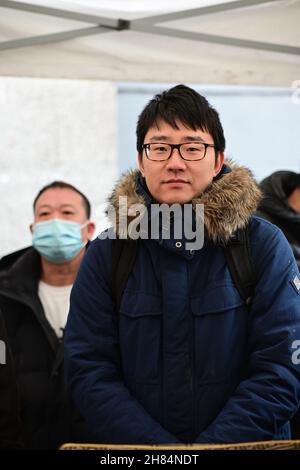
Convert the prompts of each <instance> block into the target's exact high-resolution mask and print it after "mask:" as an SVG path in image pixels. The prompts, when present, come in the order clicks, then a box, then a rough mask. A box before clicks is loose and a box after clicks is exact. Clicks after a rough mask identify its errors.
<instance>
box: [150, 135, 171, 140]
mask: <svg viewBox="0 0 300 470" xmlns="http://www.w3.org/2000/svg"><path fill="white" fill-rule="evenodd" d="M168 140H170V138H169V137H167V136H166V135H161V134H159V135H153V136H152V137H151V139H150V142H166V141H168Z"/></svg>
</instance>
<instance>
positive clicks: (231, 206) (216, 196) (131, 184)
mask: <svg viewBox="0 0 300 470" xmlns="http://www.w3.org/2000/svg"><path fill="white" fill-rule="evenodd" d="M139 175H140V172H139V170H134V171H128V172H127V173H125V174H124V175H122V177H121V178H120V180H119V181H118V183H117V184H116V186H115V188H114V190H113V192H112V194H111V196H110V198H109V204H111V205H112V206H113V207H114V210H115V212H116V215H117V217H116V220H115V218H112V219H111V220H110V221H111V223H112V224H113V227H114V230H115V231H116V233H117V234H119V213H120V211H122V208H121V209H120V207H119V197H120V196H126V198H127V199H126V201H127V208H130V206H132V205H133V204H142V205H145V204H146V205H147V201H146V200H145V197H144V196H143V195H142V194H141V192H140V191H138V188H137V183H138V176H139ZM146 195H147V190H146V189H145V196H146ZM260 199H261V191H260V189H259V188H258V185H257V183H256V182H255V180H254V179H253V176H252V173H251V171H250V170H249V169H248V168H245V167H242V166H239V165H237V164H235V163H233V162H232V161H226V162H225V164H224V165H223V168H222V171H221V174H220V176H219V177H217V178H216V179H215V180H214V181H213V182H212V184H211V185H210V186H209V187H208V188H207V189H206V190H205V191H204V192H203V193H202V194H201V195H199V197H196V198H194V199H193V200H192V204H193V207H195V206H196V204H203V205H204V225H205V231H206V235H207V236H208V238H209V239H210V240H211V241H212V242H213V243H221V244H225V243H226V242H227V241H228V240H229V238H230V237H231V236H232V235H233V234H234V232H235V231H236V230H237V229H240V228H243V227H245V226H246V225H247V223H248V221H249V219H250V216H251V215H252V214H253V213H254V212H255V210H256V208H257V206H258V203H259V201H260ZM108 214H109V211H108ZM135 217H136V215H135V216H131V217H130V216H128V223H130V222H131V221H132V220H133V219H134V218H135Z"/></svg>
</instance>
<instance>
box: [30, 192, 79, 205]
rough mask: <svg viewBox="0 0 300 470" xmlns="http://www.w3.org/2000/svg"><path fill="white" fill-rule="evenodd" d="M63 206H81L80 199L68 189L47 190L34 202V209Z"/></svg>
mask: <svg viewBox="0 0 300 470" xmlns="http://www.w3.org/2000/svg"><path fill="white" fill-rule="evenodd" d="M63 205H72V206H78V205H83V201H82V197H81V195H80V194H78V193H76V191H73V190H72V189H69V188H49V189H46V191H44V192H43V193H42V194H41V195H40V197H39V198H38V200H37V202H36V208H40V207H42V206H63Z"/></svg>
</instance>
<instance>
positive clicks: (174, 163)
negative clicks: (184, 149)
mask: <svg viewBox="0 0 300 470" xmlns="http://www.w3.org/2000/svg"><path fill="white" fill-rule="evenodd" d="M185 168H186V164H185V161H184V160H183V158H181V156H180V153H179V149H173V152H172V155H171V157H170V158H169V160H168V161H167V169H169V170H184V169H185Z"/></svg>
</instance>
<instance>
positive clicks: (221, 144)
mask: <svg viewBox="0 0 300 470" xmlns="http://www.w3.org/2000/svg"><path fill="white" fill-rule="evenodd" d="M160 120H163V121H165V122H167V123H168V124H169V125H170V126H171V127H173V128H174V129H178V123H179V122H181V123H182V124H184V125H185V126H187V127H189V128H191V129H193V130H197V129H201V130H202V131H203V132H205V131H206V132H208V133H209V134H210V135H211V136H212V138H213V140H214V144H215V146H216V155H217V152H218V151H219V152H223V151H224V149H225V137H224V132H223V127H222V124H221V122H220V118H219V114H218V113H217V111H216V110H215V109H214V108H213V107H212V106H211V105H210V104H209V102H208V101H207V99H206V98H204V96H202V95H200V94H199V93H197V92H196V91H195V90H193V89H192V88H189V87H187V86H185V85H177V86H175V87H173V88H170V89H169V90H166V91H164V92H163V93H161V94H158V95H156V96H155V97H154V98H153V99H152V100H151V101H149V103H148V104H147V105H146V107H145V108H144V109H143V111H142V113H141V114H140V116H139V118H138V122H137V128H136V135H137V150H138V152H139V153H140V154H142V150H143V148H142V145H143V143H144V139H145V135H146V134H147V132H148V130H149V129H150V128H151V127H153V126H156V127H157V124H158V122H159V121H160Z"/></svg>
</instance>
